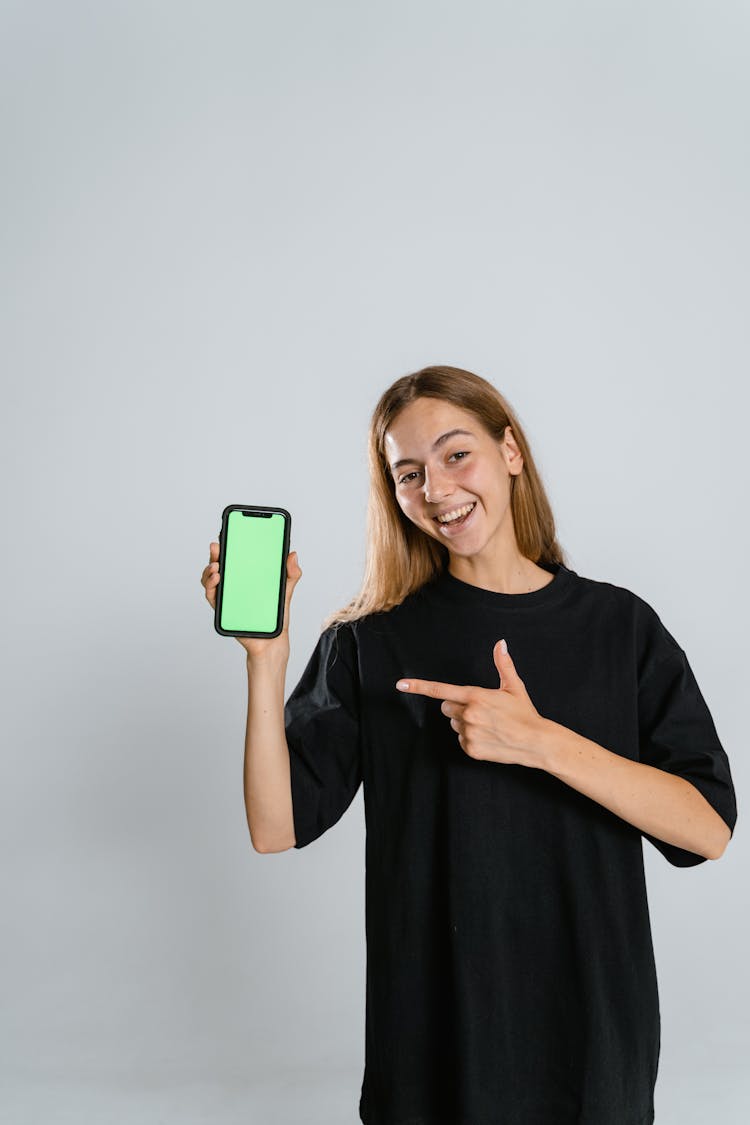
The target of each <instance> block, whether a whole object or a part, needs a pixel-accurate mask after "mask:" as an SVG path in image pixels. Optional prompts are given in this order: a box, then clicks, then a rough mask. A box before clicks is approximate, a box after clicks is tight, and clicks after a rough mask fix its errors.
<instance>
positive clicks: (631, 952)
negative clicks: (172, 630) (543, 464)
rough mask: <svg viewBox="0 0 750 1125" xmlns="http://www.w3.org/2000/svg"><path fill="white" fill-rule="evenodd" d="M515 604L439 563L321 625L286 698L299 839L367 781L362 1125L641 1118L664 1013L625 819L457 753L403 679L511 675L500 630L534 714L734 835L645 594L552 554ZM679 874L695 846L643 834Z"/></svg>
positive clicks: (633, 837)
mask: <svg viewBox="0 0 750 1125" xmlns="http://www.w3.org/2000/svg"><path fill="white" fill-rule="evenodd" d="M545 569H547V570H549V571H550V572H551V573H552V574H553V575H554V578H553V580H552V581H551V582H549V583H548V584H547V585H546V586H544V587H542V588H540V589H538V590H534V591H532V592H530V593H525V594H501V593H496V592H494V591H490V590H485V589H483V588H481V587H479V586H474V585H471V584H469V583H467V582H464V581H461V580H460V579H458V578H456V577H455V576H453V575H452V574H450V572H449V571H447V570H446V571H443V572H442V573H441V574H440V575H438V576H437V577H436V578H435V579H433V580H431V581H430V582H429V583H427V584H426V585H425V586H423V587H422V588H421V589H420V590H418V591H417V592H416V593H414V594H411V595H410V596H409V597H407V598H406V599H405V600H404V601H403V602H402V603H401V605H399V606H397V607H395V608H394V609H392V610H390V611H388V612H383V613H376V614H371V615H368V616H367V617H364V618H361V619H360V620H359V621H356V622H352V623H345V624H340V625H338V626H335V625H334V626H331V627H330V628H328V629H326V630H324V631H323V632H322V633H321V636H320V638H319V640H318V643H317V645H316V647H315V650H314V652H313V654H312V656H311V658H310V660H309V662H308V664H307V667H306V668H305V671H304V672H303V674H302V677H301V679H300V681H299V683H298V684H297V686H296V688H295V689H294V690H293V692H292V693H291V695H290V697H289V699H288V701H287V703H286V706H285V721H286V736H287V742H288V745H289V751H290V764H291V783H292V801H293V809H294V827H295V834H296V845H295V846H296V847H297V848H303V847H306V846H307V845H308V844H310V843H311V842H312V841H314V840H316V839H318V837H319V836H321V835H322V833H324V832H326V831H327V830H328V829H329V828H331V827H332V826H333V825H335V824H336V822H337V821H338V820H339V819H340V818H341V816H342V815H343V814H344V812H345V811H346V809H347V808H348V807H349V805H350V804H351V802H352V800H353V798H354V796H355V794H356V792H357V790H358V788H359V785H360V782H362V783H363V790H364V802H365V820H366V841H365V858H366V885H365V894H366V900H365V901H366V919H365V930H366V939H367V982H366V983H367V994H366V1025H365V1070H364V1079H363V1083H362V1091H361V1099H360V1105H359V1113H360V1119H361V1120H362V1121H363V1122H365V1123H366V1125H651V1123H652V1122H653V1120H654V1086H655V1083H656V1076H657V1068H658V1061H659V1049H660V1014H659V996H658V990H657V980H656V969H655V963H654V953H653V944H652V936H651V926H650V919H649V910H648V901H647V894H646V882H645V876H644V864H643V851H642V843H641V840H642V836H643V835H644V834H643V833H641V832H640V831H639V830H638V829H636V828H635V827H634V826H633V825H631V824H629V823H628V822H627V821H625V820H623V819H622V818H621V817H618V816H616V815H615V814H614V813H612V812H610V811H609V810H608V809H606V808H604V806H603V805H600V804H599V803H598V802H596V801H594V800H592V799H591V798H589V797H587V796H585V795H583V794H582V793H579V792H578V791H577V790H576V789H573V788H572V787H571V786H569V785H567V784H565V783H564V782H563V781H561V780H559V779H558V778H555V777H553V776H552V775H551V774H550V773H547V772H546V771H545V770H543V769H537V768H532V767H527V766H521V765H517V764H511V765H509V764H502V763H497V762H489V761H479V760H476V759H472V758H469V757H468V756H467V755H466V754H465V753H464V752H463V750H462V748H461V746H460V744H459V742H458V736H457V734H456V732H455V731H454V730H453V728H452V727H451V725H450V719H449V718H448V717H447V716H446V715H444V714H443V712H442V711H441V710H440V704H441V701H440V700H437V699H430V698H428V697H426V696H417V695H410V694H408V693H406V694H404V693H401V692H399V691H398V690H397V689H396V686H395V685H396V681H397V680H398V679H400V678H402V677H407V678H408V677H410V676H411V677H417V678H419V679H427V680H439V681H442V682H445V683H452V684H472V685H477V686H480V687H487V688H497V687H498V686H499V682H500V681H499V674H498V672H497V669H496V668H495V664H494V661H493V657H492V650H493V647H494V645H495V643H496V642H497V641H498V640H499V639H500V638H501V637H505V639H506V640H507V642H508V648H509V652H510V655H511V657H512V658H513V661H514V664H515V667H516V669H517V671H518V674H519V675H520V677H521V679H522V680H523V681H524V683H525V685H526V690H527V692H528V693H529V696H530V698H531V700H532V702H533V704H534V706H535V707H536V709H537V711H538V712H539V713H540V715H542V716H544V717H545V718H549V719H552V720H554V721H555V722H557V723H561V724H563V725H564V726H567V727H570V728H571V729H573V730H575V731H577V732H578V733H579V734H582V735H584V736H585V737H587V738H590V739H593V740H594V741H596V742H598V743H600V744H601V745H602V746H604V747H606V749H608V750H610V751H613V752H614V753H616V754H621V755H622V756H623V757H626V758H631V759H634V760H636V761H640V762H647V763H648V764H649V765H652V766H656V767H657V768H659V769H663V770H667V771H668V772H670V773H674V774H679V775H680V776H681V777H684V778H686V779H687V780H688V781H690V782H691V783H692V784H693V785H694V786H695V787H696V788H697V789H698V790H699V791H700V792H701V793H702V794H703V795H704V797H705V798H706V799H707V800H708V801H709V803H710V804H711V806H712V807H713V808H714V809H715V810H716V811H717V812H718V813H719V815H720V816H721V817H722V819H723V820H725V821H726V823H727V825H728V826H729V828H730V829H732V830H733V829H734V826H735V822H736V819H737V807H736V801H735V793H734V787H733V783H732V777H731V773H730V768H729V762H728V760H727V756H726V754H725V752H724V750H723V748H722V745H721V743H720V741H719V738H718V735H717V732H716V728H715V726H714V723H713V720H712V717H711V714H710V712H709V710H708V707H707V706H706V703H705V700H704V698H703V696H702V694H701V691H700V689H699V687H698V684H697V683H696V680H695V677H694V675H693V672H692V670H691V668H690V665H689V664H688V660H687V657H686V655H685V653H684V651H683V650H682V648H681V647H680V645H679V644H678V643H677V641H676V640H675V639H674V637H673V636H672V635H671V634H670V633H669V632H668V631H667V629H666V628H665V626H664V625H663V624H662V622H661V620H660V618H659V617H658V615H657V614H656V612H655V611H654V610H653V609H652V608H651V606H650V605H648V603H647V602H645V601H644V600H643V599H641V598H639V597H638V596H637V595H636V594H634V593H632V592H631V591H629V590H627V589H625V588H624V587H621V586H616V585H613V584H612V583H609V582H602V581H597V580H594V579H590V578H584V577H581V576H579V575H578V574H576V572H575V571H573V570H570V569H569V568H567V567H565V566H563V565H561V564H560V565H558V564H551V565H549V566H547V567H545ZM646 838H647V839H648V840H650V842H651V843H652V844H653V845H654V846H655V847H656V848H658V849H659V851H660V852H661V853H662V854H663V855H664V856H665V858H666V859H667V860H668V861H669V862H670V863H671V864H674V865H675V866H676V867H690V866H694V865H695V864H698V863H702V862H703V860H704V857H703V856H701V855H698V854H695V853H693V852H689V851H685V850H683V849H681V848H678V847H674V846H672V845H670V844H667V843H664V842H663V841H661V840H658V839H655V838H654V837H651V836H647V837H646Z"/></svg>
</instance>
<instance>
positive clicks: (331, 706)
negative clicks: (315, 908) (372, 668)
mask: <svg viewBox="0 0 750 1125" xmlns="http://www.w3.org/2000/svg"><path fill="white" fill-rule="evenodd" d="M357 670H358V660H357V642H356V638H355V636H354V633H353V629H352V626H351V624H349V623H348V622H342V623H337V624H334V625H331V626H330V627H329V628H328V629H325V630H324V631H323V632H322V633H321V635H320V637H319V638H318V642H317V644H316V646H315V648H314V650H313V653H312V656H311V657H310V659H309V661H308V663H307V667H306V668H305V670H304V672H303V673H302V676H301V678H300V680H299V683H298V684H297V686H296V687H295V688H294V690H293V692H292V694H291V695H290V696H289V699H288V700H287V702H286V704H285V707H284V723H285V727H286V740H287V745H288V747H289V765H290V771H291V783H292V807H293V814H294V835H295V839H296V842H295V845H294V846H295V847H296V848H304V847H306V845H307V844H310V843H312V841H313V840H317V839H318V837H319V836H322V835H323V833H324V832H326V831H327V830H328V829H329V828H331V827H332V826H333V825H334V824H336V822H337V821H338V820H340V819H341V817H342V816H343V815H344V813H345V812H346V810H347V809H348V808H349V805H350V804H351V803H352V801H353V800H354V797H355V794H356V792H357V790H358V789H359V785H360V782H361V780H362V767H361V756H360V721H359V719H360V702H359V701H360V692H359V677H358V671H357Z"/></svg>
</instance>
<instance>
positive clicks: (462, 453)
mask: <svg viewBox="0 0 750 1125" xmlns="http://www.w3.org/2000/svg"><path fill="white" fill-rule="evenodd" d="M468 456H469V451H468V450H466V449H460V450H459V451H458V452H457V453H453V454H451V456H450V457H449V458H448V460H449V461H452V460H453V458H454V457H461V458H463V457H468ZM418 472H419V470H418V469H415V470H414V472H413V473H407V474H406V476H404V477H401V480H400V481H399V482H398V483H399V484H406V483H407V481H409V479H410V478H411V477H415V476H417V475H418Z"/></svg>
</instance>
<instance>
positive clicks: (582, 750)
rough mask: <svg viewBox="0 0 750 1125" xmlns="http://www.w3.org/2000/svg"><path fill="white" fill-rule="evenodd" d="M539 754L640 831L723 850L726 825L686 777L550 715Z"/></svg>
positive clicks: (700, 851) (715, 853)
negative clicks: (607, 746) (615, 748)
mask: <svg viewBox="0 0 750 1125" xmlns="http://www.w3.org/2000/svg"><path fill="white" fill-rule="evenodd" d="M540 754H541V758H540V761H541V768H542V769H545V770H546V771H547V772H548V773H551V774H552V775H553V777H557V778H559V779H560V781H564V782H565V784H566V785H570V786H572V788H573V789H577V790H578V792H579V793H583V794H585V795H586V796H587V797H591V799H592V800H594V801H597V802H598V803H599V804H600V805H604V807H605V808H607V809H610V811H611V812H613V813H616V815H617V816H619V817H622V819H623V820H627V821H628V823H629V824H633V825H634V826H635V827H636V828H639V829H640V830H641V831H642V832H644V833H647V834H648V835H650V836H654V837H656V839H658V840H664V841H665V843H667V844H673V845H674V846H675V847H678V848H685V849H686V850H687V851H691V852H695V853H696V855H702V856H705V857H706V859H719V857H720V856H721V855H722V853H723V852H724V849H725V848H726V845H727V843H728V841H729V839H730V836H731V833H730V831H729V827H728V826H727V824H726V823H725V822H724V820H723V819H722V817H720V816H719V814H718V813H717V812H716V811H715V809H713V808H712V807H711V805H710V804H709V803H708V801H707V800H706V798H705V797H704V796H703V794H702V793H700V792H699V790H698V789H696V787H695V786H694V785H691V783H690V782H689V781H687V780H686V778H684V777H677V776H676V775H674V774H671V773H668V772H667V771H666V770H660V769H657V768H656V767H655V766H649V765H647V764H646V763H645V762H635V761H633V760H632V759H630V758H624V757H623V756H622V755H621V754H615V753H613V752H612V751H611V750H606V749H605V748H604V747H603V746H600V745H599V743H598V742H593V741H592V740H591V739H590V738H585V737H584V736H583V735H580V734H578V733H577V732H576V731H573V730H570V728H569V727H566V726H563V725H562V724H561V723H556V722H554V721H553V720H551V719H545V721H544V725H543V727H542V745H541V746H540Z"/></svg>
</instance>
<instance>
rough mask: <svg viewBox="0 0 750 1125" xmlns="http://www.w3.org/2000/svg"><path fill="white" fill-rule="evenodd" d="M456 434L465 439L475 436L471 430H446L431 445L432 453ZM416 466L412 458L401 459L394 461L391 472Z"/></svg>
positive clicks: (416, 462)
mask: <svg viewBox="0 0 750 1125" xmlns="http://www.w3.org/2000/svg"><path fill="white" fill-rule="evenodd" d="M456 434H465V435H466V436H467V437H475V436H476V435H475V434H473V433H472V432H471V430H448V431H447V432H446V433H444V434H441V435H440V437H439V438H436V439H435V441H434V442H433V443H432V450H433V452H434V451H435V450H436V449H439V448H440V446H441V445H442V444H443V442H445V441H447V440H448V438H452V437H455V436H456ZM418 464H419V462H418V461H415V460H414V458H413V457H402V459H401V460H400V461H394V462H393V464H392V465H391V470H392V471H393V472H395V471H396V469H400V468H401V466H402V465H418Z"/></svg>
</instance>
